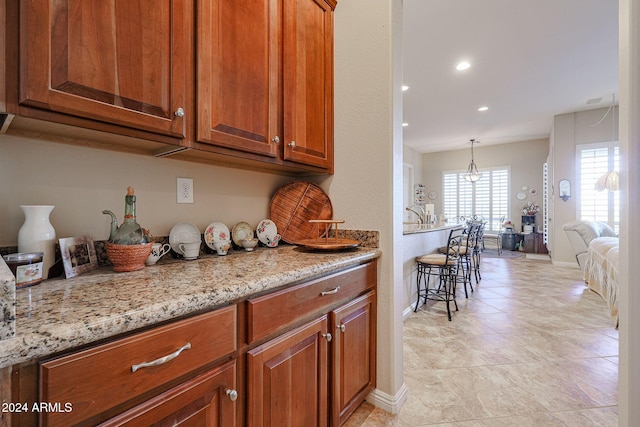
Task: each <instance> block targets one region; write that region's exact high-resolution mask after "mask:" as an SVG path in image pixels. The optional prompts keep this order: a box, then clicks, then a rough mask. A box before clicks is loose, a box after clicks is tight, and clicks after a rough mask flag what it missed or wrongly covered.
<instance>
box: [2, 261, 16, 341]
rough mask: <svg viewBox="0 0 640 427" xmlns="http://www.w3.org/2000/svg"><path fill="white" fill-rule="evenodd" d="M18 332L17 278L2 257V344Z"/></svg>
mask: <svg viewBox="0 0 640 427" xmlns="http://www.w3.org/2000/svg"><path fill="white" fill-rule="evenodd" d="M15 334H16V279H15V277H13V273H11V270H9V267H7V264H5V262H4V261H3V260H2V258H1V257H0V345H2V341H3V340H7V339H10V338H13V337H14V336H15Z"/></svg>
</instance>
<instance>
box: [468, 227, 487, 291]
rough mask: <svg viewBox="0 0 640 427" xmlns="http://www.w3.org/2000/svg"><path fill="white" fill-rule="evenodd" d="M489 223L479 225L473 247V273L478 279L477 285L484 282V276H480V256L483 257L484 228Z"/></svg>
mask: <svg viewBox="0 0 640 427" xmlns="http://www.w3.org/2000/svg"><path fill="white" fill-rule="evenodd" d="M486 224H487V222H486V221H483V222H481V223H480V224H478V230H477V232H476V239H475V243H474V245H473V252H472V257H473V272H474V275H475V278H476V285H477V284H478V283H479V282H480V280H482V275H481V274H480V261H481V259H480V256H481V255H482V249H483V248H484V227H485V226H486Z"/></svg>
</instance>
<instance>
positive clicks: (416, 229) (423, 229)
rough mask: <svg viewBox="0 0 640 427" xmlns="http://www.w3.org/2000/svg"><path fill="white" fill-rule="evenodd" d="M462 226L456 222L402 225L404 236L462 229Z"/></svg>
mask: <svg viewBox="0 0 640 427" xmlns="http://www.w3.org/2000/svg"><path fill="white" fill-rule="evenodd" d="M461 226H462V224H458V223H455V222H445V223H438V224H417V223H405V224H403V225H402V234H416V233H429V232H432V231H440V230H449V229H451V228H458V227H461Z"/></svg>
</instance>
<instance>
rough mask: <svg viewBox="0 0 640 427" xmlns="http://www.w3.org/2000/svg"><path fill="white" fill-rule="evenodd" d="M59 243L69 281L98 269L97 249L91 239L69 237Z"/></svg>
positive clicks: (86, 237) (87, 237)
mask: <svg viewBox="0 0 640 427" xmlns="http://www.w3.org/2000/svg"><path fill="white" fill-rule="evenodd" d="M58 242H59V243H60V253H61V255H62V263H63V264H64V274H65V276H66V277H67V279H69V278H71V277H75V276H79V275H80V274H82V273H86V272H88V271H91V270H95V269H96V268H98V257H97V256H96V247H95V245H94V244H93V239H92V238H91V237H89V236H82V237H67V238H64V239H60V240H58Z"/></svg>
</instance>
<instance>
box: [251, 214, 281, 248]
mask: <svg viewBox="0 0 640 427" xmlns="http://www.w3.org/2000/svg"><path fill="white" fill-rule="evenodd" d="M256 234H257V235H258V240H260V241H261V242H262V243H264V244H265V245H268V244H269V242H271V241H273V239H274V238H275V237H276V235H277V234H278V227H276V223H275V222H273V221H271V220H270V219H263V220H262V221H260V224H258V227H257V228H256Z"/></svg>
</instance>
